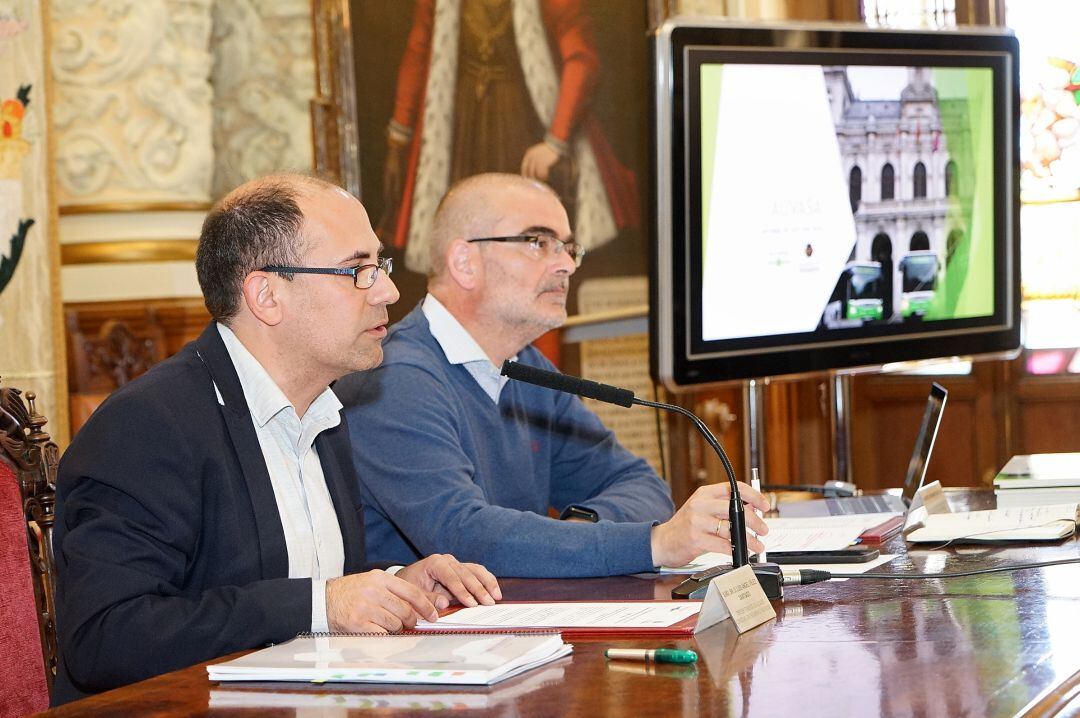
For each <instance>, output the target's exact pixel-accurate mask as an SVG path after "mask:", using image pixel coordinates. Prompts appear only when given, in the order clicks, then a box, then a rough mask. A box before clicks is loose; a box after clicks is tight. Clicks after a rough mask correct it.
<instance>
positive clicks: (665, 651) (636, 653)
mask: <svg viewBox="0 0 1080 718" xmlns="http://www.w3.org/2000/svg"><path fill="white" fill-rule="evenodd" d="M604 655H605V656H607V657H608V658H610V659H613V660H621V661H653V662H655V663H696V662H697V654H696V653H694V652H693V651H680V650H678V649H677V648H609V649H607V650H606V651H604Z"/></svg>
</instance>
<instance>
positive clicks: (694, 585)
mask: <svg viewBox="0 0 1080 718" xmlns="http://www.w3.org/2000/svg"><path fill="white" fill-rule="evenodd" d="M631 402H632V403H633V404H637V405H639V406H647V407H649V408H652V409H663V410H665V411H673V412H675V413H677V414H682V415H683V416H685V417H686V418H687V419H689V420H690V421H691V422H693V424H694V426H695V427H696V428H697V430H698V431H699V432H700V433H701V435H702V436H703V437H704V438H705V441H706V442H707V443H708V444H709V446H711V447H712V449H713V451H715V452H716V455H717V456H719V457H720V463H721V464H723V465H724V472H725V473H727V477H728V482H729V483H730V484H731V500H730V501H729V503H728V522H729V523H730V525H731V566H730V567H728V566H716V567H714V568H711V569H708V570H706V571H702V572H700V573H695V574H694V575H692V576H691V577H690V578H689V579H687V580H686V581H683V583H682V584H680V585H679V586H676V587H675V589H673V590H672V592H671V596H672V598H691V597H692V598H704V593H705V589H706V588H708V584H709V581H711V580H712V579H714V578H716V577H717V576H722V575H724V574H725V573H728V572H729V571H734V570H735V569H737V568H742V567H743V566H746V565H749V566H750V567H751V569H752V570H753V571H754V576H756V577H757V580H758V584H760V585H761V589H762V590H763V591H764V592H765V596H766V597H768V598H769V600H776V599H782V598H783V597H784V583H785V581H784V574H783V569H781V568H780V566H779V564H775V563H754V564H751V563H750V555H749V550H748V549H747V546H746V511H745V509H744V508H743V502H742V498H741V497H740V496H739V483H738V481H736V480H735V469H733V468H732V467H731V460H730V459H728V455H727V452H726V451H724V447H723V446H721V444H720V442H719V441H718V440H717V438H716V436H714V435H713V433H712V432H711V431H709V427H708V426H706V425H705V422H704V421H702V420H701V419H700V418H698V416H697V415H696V414H694V413H693V412H691V411H689V410H688V409H684V408H683V407H681V406H678V405H677V404H663V403H660V402H655V401H647V400H645V399H638V398H637V397H634V398H633V399H631ZM699 594H700V595H699Z"/></svg>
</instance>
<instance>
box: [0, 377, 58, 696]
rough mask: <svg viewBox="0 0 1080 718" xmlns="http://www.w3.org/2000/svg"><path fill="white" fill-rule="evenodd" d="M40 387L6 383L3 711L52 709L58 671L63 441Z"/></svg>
mask: <svg viewBox="0 0 1080 718" xmlns="http://www.w3.org/2000/svg"><path fill="white" fill-rule="evenodd" d="M35 398H36V397H35V396H34V394H33V393H27V394H26V401H24V400H23V396H22V393H21V392H20V391H19V390H18V389H12V388H7V387H4V386H2V385H0V716H8V715H26V714H28V713H33V712H36V711H39V710H44V709H46V708H48V705H49V693H50V691H51V690H52V684H53V678H54V677H55V675H56V661H57V651H56V623H55V620H54V617H55V615H56V614H55V608H54V606H55V603H54V598H55V589H54V581H53V565H54V563H53V552H52V529H53V519H54V507H55V496H56V465H57V460H58V458H59V452H58V450H57V447H56V444H55V443H54V442H53V441H52V440H50V438H49V435H48V434H46V433H45V432H44V431H42V430H41V428H42V427H43V426H44V425H45V423H46V420H45V417H43V416H41V415H40V414H38V413H37V410H36V408H35V406H34V401H35Z"/></svg>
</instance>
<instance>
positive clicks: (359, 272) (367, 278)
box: [259, 257, 394, 289]
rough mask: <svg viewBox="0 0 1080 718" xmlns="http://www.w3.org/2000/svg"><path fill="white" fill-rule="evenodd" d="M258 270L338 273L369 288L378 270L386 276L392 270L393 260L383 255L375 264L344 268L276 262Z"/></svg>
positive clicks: (377, 275)
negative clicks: (295, 265)
mask: <svg viewBox="0 0 1080 718" xmlns="http://www.w3.org/2000/svg"><path fill="white" fill-rule="evenodd" d="M259 271H260V272H274V273H276V274H338V275H342V276H346V277H352V278H353V284H355V285H356V288H357V289H370V288H371V287H372V286H373V285H374V284H375V280H376V279H378V278H379V272H380V271H382V272H384V273H385V274H386V276H388V277H389V276H390V274H391V273H392V272H393V271H394V260H393V259H391V258H390V257H383V258H382V259H380V260H379V261H378V262H377V263H375V264H361V265H360V266H359V267H348V268H345V269H341V268H337V267H282V266H279V265H276V264H271V265H268V266H266V267H263V268H262V269H260V270H259Z"/></svg>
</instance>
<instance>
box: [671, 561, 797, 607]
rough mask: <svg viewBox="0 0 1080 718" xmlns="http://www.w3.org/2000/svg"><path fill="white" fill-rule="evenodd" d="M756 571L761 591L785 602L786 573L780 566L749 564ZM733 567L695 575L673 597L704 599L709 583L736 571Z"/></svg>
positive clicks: (678, 588) (672, 594)
mask: <svg viewBox="0 0 1080 718" xmlns="http://www.w3.org/2000/svg"><path fill="white" fill-rule="evenodd" d="M748 565H749V566H750V568H751V569H753V571H754V576H756V577H757V580H758V583H759V584H760V585H761V590H762V591H764V592H765V596H766V598H768V599H769V600H770V601H778V600H783V598H784V573H783V569H781V568H780V566H779V564H775V563H751V564H748ZM734 570H735V568H734V567H733V566H729V565H727V564H725V565H723V566H715V567H713V568H711V569H709V570H707V571H702V572H700V573H695V574H694V575H692V576H691V577H690V578H688V579H686V580H685V581H683V582H682V583H680V584H679V585H678V586H676V587H675V588H673V589H672V590H671V597H672V598H676V599H686V598H689V599H698V600H700V599H702V598H705V592H706V591H708V589H709V583H710V582H711V581H712V580H713V579H714V578H716V577H717V576H723V575H724V574H726V573H728V572H730V571H734Z"/></svg>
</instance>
